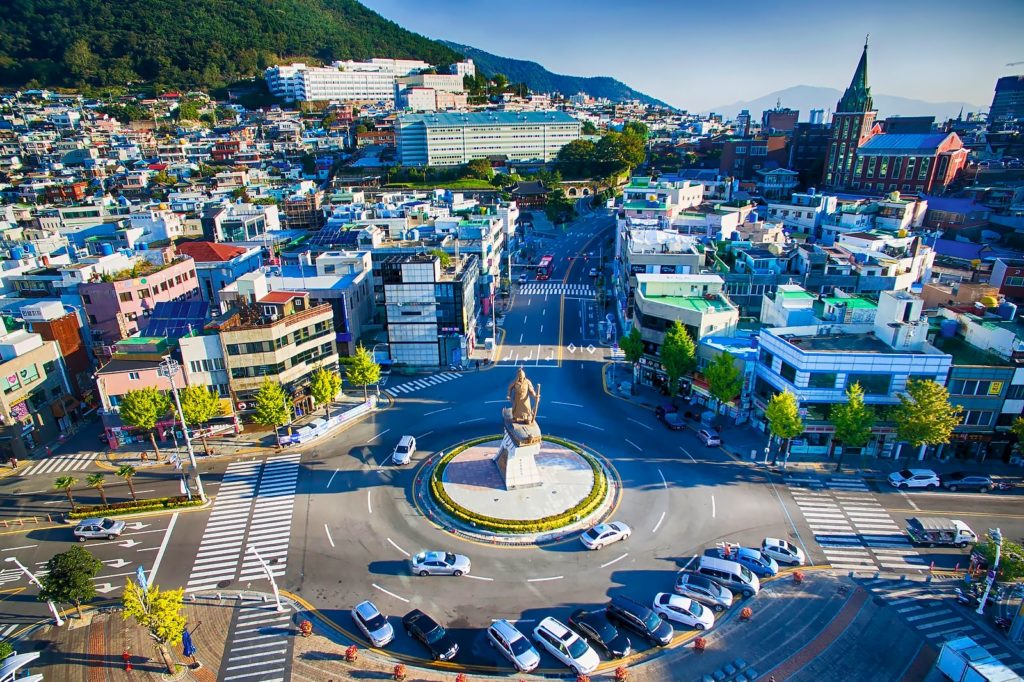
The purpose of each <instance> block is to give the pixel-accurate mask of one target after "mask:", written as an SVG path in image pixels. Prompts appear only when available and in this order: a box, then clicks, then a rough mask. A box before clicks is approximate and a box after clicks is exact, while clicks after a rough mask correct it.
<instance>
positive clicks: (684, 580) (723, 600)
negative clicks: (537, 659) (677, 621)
mask: <svg viewBox="0 0 1024 682" xmlns="http://www.w3.org/2000/svg"><path fill="white" fill-rule="evenodd" d="M675 591H676V594H681V595H682V596H684V597H689V598H690V599H696V600H697V601H699V602H700V603H702V604H706V605H708V606H710V607H711V608H713V609H714V610H715V611H725V610H726V609H727V608H729V607H730V606H732V592H731V591H730V590H729V589H728V588H725V587H722V586H721V585H719V584H718V583H716V582H715V581H714V580H711V579H710V578H705V577H704V576H702V575H697V574H695V573H680V574H679V577H678V578H676V586H675Z"/></svg>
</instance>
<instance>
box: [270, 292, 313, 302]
mask: <svg viewBox="0 0 1024 682" xmlns="http://www.w3.org/2000/svg"><path fill="white" fill-rule="evenodd" d="M305 295H306V294H305V292H302V291H271V292H270V293H268V294H267V295H266V296H264V297H263V298H261V299H260V300H259V302H260V303H287V302H288V301H290V300H292V299H293V298H302V297H303V296H305Z"/></svg>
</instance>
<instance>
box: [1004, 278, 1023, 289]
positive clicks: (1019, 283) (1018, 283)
mask: <svg viewBox="0 0 1024 682" xmlns="http://www.w3.org/2000/svg"><path fill="white" fill-rule="evenodd" d="M1003 283H1004V284H1005V285H1006V286H1008V287H1024V277H1007V278H1006V280H1004V282H1003Z"/></svg>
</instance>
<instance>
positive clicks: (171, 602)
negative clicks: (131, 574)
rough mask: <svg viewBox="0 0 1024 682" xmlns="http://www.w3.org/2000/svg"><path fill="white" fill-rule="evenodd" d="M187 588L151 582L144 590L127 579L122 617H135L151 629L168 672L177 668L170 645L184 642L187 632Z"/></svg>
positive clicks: (139, 622)
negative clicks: (184, 602) (162, 586)
mask: <svg viewBox="0 0 1024 682" xmlns="http://www.w3.org/2000/svg"><path fill="white" fill-rule="evenodd" d="M184 596H185V591H184V590H183V589H181V588H179V589H177V590H164V591H161V590H160V588H159V587H158V586H156V585H149V586H148V588H147V589H145V590H143V589H142V588H141V587H140V586H139V585H138V584H137V583H136V582H135V581H134V580H132V579H131V578H128V579H126V580H125V585H124V596H122V597H121V604H122V605H123V606H124V611H123V613H122V617H123V618H124V619H125V620H128V619H129V618H131V619H134V620H135V622H136V623H138V624H139V625H140V626H141V627H143V628H145V629H146V630H149V636H150V637H152V638H153V640H154V641H155V642H156V646H157V650H158V651H159V652H160V657H161V658H162V659H163V661H164V665H166V666H167V672H168V673H173V672H174V671H175V666H174V657H173V656H171V650H170V648H169V647H172V646H174V645H175V644H180V643H181V636H182V633H184V631H185V614H184V613H182V599H183V597H184Z"/></svg>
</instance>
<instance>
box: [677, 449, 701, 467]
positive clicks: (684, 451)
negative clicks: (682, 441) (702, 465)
mask: <svg viewBox="0 0 1024 682" xmlns="http://www.w3.org/2000/svg"><path fill="white" fill-rule="evenodd" d="M679 449H680V450H682V451H683V454H684V455H686V456H687V457H689V458H690V461H691V462H693V463H694V464H696V463H697V460H695V459H694V458H693V455H691V454H690V453H689V452H687V451H686V448H684V447H683V446H682V445H680V446H679Z"/></svg>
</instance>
